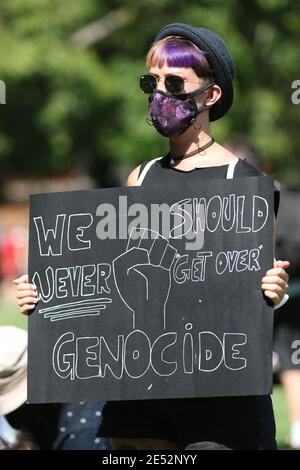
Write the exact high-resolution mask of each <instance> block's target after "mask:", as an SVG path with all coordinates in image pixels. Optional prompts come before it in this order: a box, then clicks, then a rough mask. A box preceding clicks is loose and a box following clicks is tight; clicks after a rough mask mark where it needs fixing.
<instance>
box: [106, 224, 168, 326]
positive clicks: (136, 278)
mask: <svg viewBox="0 0 300 470" xmlns="http://www.w3.org/2000/svg"><path fill="white" fill-rule="evenodd" d="M176 253H177V250H176V249H175V248H174V247H172V246H171V245H170V244H169V241H168V240H167V239H166V238H164V237H163V236H162V235H160V234H159V233H158V232H155V231H153V230H149V229H146V228H134V229H132V231H131V233H130V237H129V240H128V244H127V248H126V251H125V252H124V253H122V254H121V255H120V256H118V257H117V258H116V259H115V260H114V261H113V263H112V266H113V275H114V279H115V284H116V288H117V290H118V292H119V295H120V297H121V298H122V300H123V302H124V304H125V305H126V306H127V307H128V309H129V310H130V311H131V312H132V320H133V321H132V326H133V329H138V328H140V327H141V325H142V323H143V325H144V328H145V327H146V328H147V325H150V324H151V323H152V322H153V317H152V312H155V314H156V315H157V312H158V315H160V318H161V321H162V328H163V329H164V330H165V327H166V318H165V316H166V304H167V301H168V297H169V292H170V288H171V266H172V263H173V260H174V258H175V256H176ZM142 319H143V320H142Z"/></svg>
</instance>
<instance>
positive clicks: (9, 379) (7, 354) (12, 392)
mask: <svg viewBox="0 0 300 470" xmlns="http://www.w3.org/2000/svg"><path fill="white" fill-rule="evenodd" d="M26 397H27V333H26V332H25V331H24V330H21V329H20V328H17V327H14V326H1V327H0V450H32V449H35V448H36V446H35V444H34V442H33V440H32V437H31V436H30V435H29V433H28V431H27V430H24V429H16V428H15V427H13V426H12V425H11V424H10V422H9V419H8V415H9V414H10V413H12V412H13V411H16V410H17V409H18V408H20V407H21V406H22V405H23V404H24V403H25V402H26Z"/></svg>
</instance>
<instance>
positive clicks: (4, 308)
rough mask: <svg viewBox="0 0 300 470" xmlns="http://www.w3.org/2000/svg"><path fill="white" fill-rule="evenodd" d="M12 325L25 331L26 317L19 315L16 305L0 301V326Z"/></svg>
mask: <svg viewBox="0 0 300 470" xmlns="http://www.w3.org/2000/svg"><path fill="white" fill-rule="evenodd" d="M3 325H14V326H18V327H19V328H22V329H23V330H27V317H26V316H25V315H21V313H20V312H19V310H18V306H17V303H10V302H9V303H8V302H3V301H1V300H0V326H3Z"/></svg>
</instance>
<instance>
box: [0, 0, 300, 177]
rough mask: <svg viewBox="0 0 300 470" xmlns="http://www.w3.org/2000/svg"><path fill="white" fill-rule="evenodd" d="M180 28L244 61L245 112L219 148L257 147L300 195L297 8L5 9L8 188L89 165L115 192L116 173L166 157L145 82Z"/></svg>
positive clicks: (106, 2)
mask: <svg viewBox="0 0 300 470" xmlns="http://www.w3.org/2000/svg"><path fill="white" fill-rule="evenodd" d="M171 22H187V23H190V24H193V25H195V26H197V25H201V26H203V27H206V28H209V29H212V30H214V31H216V32H218V33H219V34H220V35H221V36H223V37H224V39H225V41H226V42H227V43H228V45H229V47H230V49H231V51H232V55H233V56H234V59H235V62H236V65H237V78H236V84H235V90H236V97H235V103H234V106H233V108H232V110H231V112H230V113H229V115H228V116H227V117H226V118H225V119H223V120H221V122H220V123H219V122H217V123H215V124H213V134H214V136H215V137H216V138H217V139H218V140H219V141H221V142H222V141H224V140H227V139H228V138H230V137H234V136H237V135H247V136H248V137H249V138H250V139H251V140H252V142H253V143H254V144H255V146H256V147H257V149H258V150H259V152H260V153H261V154H262V155H263V158H265V159H267V160H270V161H271V162H272V164H273V166H274V167H275V169H276V170H277V173H278V174H279V175H280V177H281V178H282V179H283V180H284V181H286V182H290V183H293V184H300V171H299V167H300V163H299V159H298V158H297V157H298V154H299V153H300V141H299V139H298V128H299V125H300V113H299V109H300V108H299V106H300V105H298V106H297V105H295V104H293V103H292V101H291V95H292V92H293V90H292V82H293V81H294V80H297V79H298V80H299V79H300V66H299V64H300V62H299V58H298V56H299V52H298V49H299V39H300V2H299V0H244V1H243V2H241V1H239V0H227V1H226V2H224V1H222V0H189V2H181V1H179V0H139V2H135V1H133V0H122V1H121V0H76V2H70V1H69V0H26V2H24V1H23V0H1V9H0V28H1V29H0V79H1V80H4V81H5V82H6V87H7V97H6V101H7V104H6V105H1V106H0V113H1V118H0V119H1V120H0V164H1V172H0V177H2V178H3V177H5V176H6V175H7V174H9V173H12V172H13V173H16V172H18V173H22V174H25V175H26V174H27V175H35V176H37V177H38V176H41V175H49V174H53V173H57V172H62V171H65V170H67V169H68V168H70V167H71V166H73V165H80V166H82V167H84V168H85V169H86V170H87V171H88V172H89V173H90V174H92V175H93V176H94V177H95V178H96V180H97V182H98V184H99V185H106V186H107V185H112V184H118V180H117V179H116V177H114V172H113V168H116V167H118V168H122V167H124V171H125V170H126V169H129V168H130V167H133V166H134V165H136V164H137V163H139V162H140V161H141V160H144V159H150V158H153V157H155V156H158V155H160V154H162V153H163V152H164V151H165V150H166V148H167V142H166V140H165V139H162V138H161V137H160V136H159V135H157V134H156V132H155V130H154V129H153V128H152V127H149V126H147V124H146V123H145V118H146V117H147V97H146V96H145V95H143V94H142V93H140V91H139V88H138V76H139V75H140V74H141V73H143V72H144V71H145V65H144V62H145V54H146V52H147V49H148V48H149V46H150V45H151V43H152V41H153V38H154V36H155V34H156V32H157V31H158V30H159V29H160V28H161V27H162V26H164V25H165V24H167V23H171ZM126 171H127V170H126Z"/></svg>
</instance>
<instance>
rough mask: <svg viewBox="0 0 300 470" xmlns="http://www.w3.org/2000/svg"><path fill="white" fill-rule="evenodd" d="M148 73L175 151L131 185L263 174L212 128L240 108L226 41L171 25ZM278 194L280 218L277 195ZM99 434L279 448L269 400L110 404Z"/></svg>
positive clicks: (278, 280)
mask: <svg viewBox="0 0 300 470" xmlns="http://www.w3.org/2000/svg"><path fill="white" fill-rule="evenodd" d="M147 66H148V67H149V73H146V74H144V75H142V76H141V77H140V88H141V89H142V91H143V92H144V93H146V94H147V95H149V114H150V123H151V124H152V125H153V126H154V127H155V128H156V130H157V131H158V132H159V133H160V134H161V135H163V136H164V137H167V138H168V139H169V143H170V150H169V152H168V154H167V155H165V156H163V157H162V158H155V159H154V160H151V161H147V162H143V163H142V164H141V165H139V166H138V167H137V168H135V169H134V170H133V171H132V173H131V174H130V175H129V177H128V180H127V186H140V185H141V184H143V185H152V184H154V185H157V184H159V185H161V186H162V187H164V186H167V185H175V186H176V185H179V186H182V185H184V184H185V182H188V181H193V180H194V181H195V182H197V183H199V184H200V185H201V181H203V180H207V179H211V178H232V177H239V178H240V177H249V176H259V175H262V172H260V171H259V170H258V169H257V168H256V167H254V166H253V165H251V164H250V163H248V162H247V161H246V160H245V159H243V158H238V157H237V156H236V155H234V154H232V153H231V152H229V151H228V150H226V149H225V148H224V147H222V146H221V145H220V144H218V143H217V142H215V140H214V139H213V138H212V137H211V130H210V122H211V121H216V120H218V119H220V118H222V117H223V116H225V114H226V113H227V112H228V111H229V109H230V107H231V105H232V102H233V79H234V63H233V60H232V58H231V55H230V53H229V51H228V49H227V46H226V45H225V43H224V41H223V40H222V38H220V36H218V35H217V34H216V33H214V32H212V31H209V30H207V29H204V28H194V27H192V26H190V25H186V24H181V23H175V24H171V25H167V26H165V27H164V28H163V29H162V30H161V31H160V32H159V33H158V35H157V36H156V38H155V41H154V44H153V45H152V47H151V49H150V50H149V52H148V55H147ZM274 195H275V214H276V213H277V210H278V205H279V193H278V191H277V190H276V191H275V193H274ZM288 266H289V262H288V261H276V262H275V263H274V266H273V267H270V269H269V270H268V271H267V272H266V273H265V276H264V277H263V279H262V282H261V289H262V292H263V294H264V295H265V296H266V298H267V300H268V301H271V302H273V305H274V308H277V307H278V306H280V305H281V304H283V302H284V301H285V300H286V291H287V288H288V286H287V282H288V275H287V273H286V271H285V269H287V268H288ZM15 283H16V284H17V298H18V300H19V306H20V309H21V312H22V313H28V312H30V311H31V310H32V309H34V307H35V305H36V303H37V294H36V288H35V286H34V285H33V284H31V283H29V282H28V277H26V276H22V277H20V278H19V279H17V280H16V281H15ZM237 295H238V293H237ZM253 309H255V305H253ZM99 435H101V436H106V437H109V438H112V439H113V448H114V449H161V450H163V449H184V448H187V449H275V448H276V441H275V425H274V416H273V409H272V402H271V398H270V397H269V396H264V395H262V396H239V397H218V398H215V397H213V398H189V399H172V400H168V399H163V400H162V399H157V400H138V401H136V400H131V401H114V402H108V403H107V404H106V405H105V407H104V410H103V422H102V425H101V427H100V431H99Z"/></svg>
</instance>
